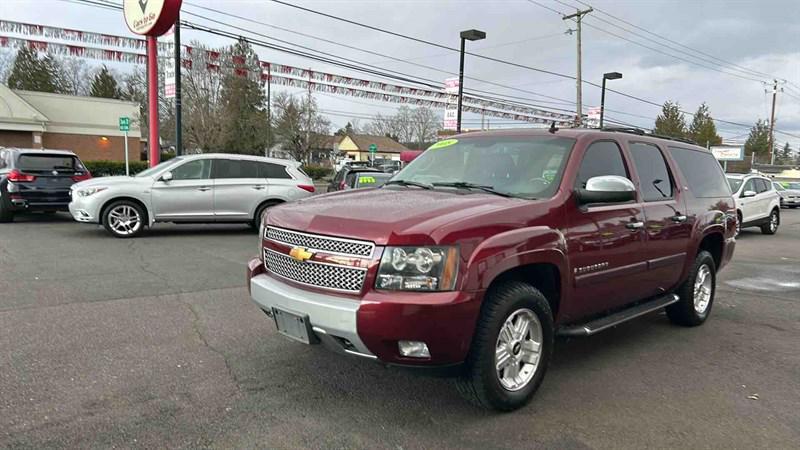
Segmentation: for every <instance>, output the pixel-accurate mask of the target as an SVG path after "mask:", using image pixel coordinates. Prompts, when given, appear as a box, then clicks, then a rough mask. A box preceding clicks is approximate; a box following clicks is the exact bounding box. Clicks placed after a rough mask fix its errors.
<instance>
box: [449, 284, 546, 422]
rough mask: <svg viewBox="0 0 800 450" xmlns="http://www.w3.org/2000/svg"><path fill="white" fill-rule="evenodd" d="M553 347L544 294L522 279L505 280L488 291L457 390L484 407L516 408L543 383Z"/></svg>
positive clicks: (528, 399)
mask: <svg viewBox="0 0 800 450" xmlns="http://www.w3.org/2000/svg"><path fill="white" fill-rule="evenodd" d="M552 353H553V315H552V312H551V311H550V305H549V304H548V302H547V299H546V298H545V296H544V295H542V293H541V292H539V290H538V289H536V288H534V287H533V286H530V285H528V284H525V283H520V282H509V283H505V284H503V285H501V286H498V287H497V288H494V289H492V290H490V291H489V293H487V298H486V299H485V300H484V306H483V308H482V311H481V317H480V319H479V320H478V325H477V328H476V330H475V336H474V337H473V341H472V348H471V349H470V354H469V356H468V358H467V362H466V367H465V370H464V373H463V374H462V376H461V377H459V378H458V379H457V387H458V390H459V392H460V393H461V395H462V396H464V398H466V399H467V400H468V401H470V402H471V403H473V404H476V405H478V406H481V407H484V408H491V409H496V410H500V411H512V410H514V409H517V408H520V407H522V406H524V405H525V404H526V403H528V402H529V401H530V399H531V397H533V394H534V393H535V392H536V390H537V389H538V388H539V385H540V384H541V383H542V380H543V379H544V375H545V372H546V371H547V365H548V364H549V362H550V357H551V355H552Z"/></svg>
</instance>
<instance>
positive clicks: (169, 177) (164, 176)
mask: <svg viewBox="0 0 800 450" xmlns="http://www.w3.org/2000/svg"><path fill="white" fill-rule="evenodd" d="M161 181H163V182H165V183H168V182H170V181H172V172H170V171H166V172H164V173H163V174H162V175H161Z"/></svg>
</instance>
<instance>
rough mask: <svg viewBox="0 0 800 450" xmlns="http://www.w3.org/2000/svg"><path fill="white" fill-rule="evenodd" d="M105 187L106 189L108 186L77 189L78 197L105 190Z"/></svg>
mask: <svg viewBox="0 0 800 450" xmlns="http://www.w3.org/2000/svg"><path fill="white" fill-rule="evenodd" d="M106 189H108V188H106V187H91V188H84V189H78V191H77V192H78V197H88V196H90V195H94V194H97V193H98V192H102V191H105V190H106Z"/></svg>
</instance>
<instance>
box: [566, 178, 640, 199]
mask: <svg viewBox="0 0 800 450" xmlns="http://www.w3.org/2000/svg"><path fill="white" fill-rule="evenodd" d="M575 194H576V195H577V197H578V203H580V204H581V205H586V204H589V203H623V202H629V201H631V200H635V199H636V187H635V186H634V185H633V182H631V180H629V179H627V178H625V177H620V176H617V175H604V176H600V177H592V178H589V181H587V182H586V188H584V189H576V190H575Z"/></svg>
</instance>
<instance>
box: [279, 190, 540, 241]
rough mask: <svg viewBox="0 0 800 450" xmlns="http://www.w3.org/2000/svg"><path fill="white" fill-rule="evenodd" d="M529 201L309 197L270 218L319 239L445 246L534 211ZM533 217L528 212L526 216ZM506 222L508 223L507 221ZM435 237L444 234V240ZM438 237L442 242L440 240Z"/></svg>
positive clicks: (399, 193) (407, 195)
mask: <svg viewBox="0 0 800 450" xmlns="http://www.w3.org/2000/svg"><path fill="white" fill-rule="evenodd" d="M531 203H532V202H531V201H530V200H523V199H516V198H506V197H500V196H496V195H492V194H485V193H477V192H471V193H466V192H463V191H450V190H435V191H430V190H421V189H416V188H407V189H405V188H404V189H358V190H352V191H342V192H336V193H331V194H326V195H319V196H314V197H309V198H306V199H304V200H300V201H296V202H292V203H287V204H285V205H281V206H278V207H275V208H272V209H271V210H270V212H269V216H268V217H269V218H268V223H269V224H270V225H275V226H279V227H282V228H287V229H292V230H298V231H305V232H308V233H315V234H326V235H331V236H340V237H348V238H352V239H365V240H369V241H373V242H375V243H377V244H378V245H386V244H403V243H415V244H422V243H427V244H434V243H445V242H441V241H440V239H439V238H440V237H441V236H444V235H446V234H449V233H447V232H445V231H444V229H445V228H447V229H448V230H449V231H453V230H458V229H462V226H461V225H459V224H462V222H467V221H468V222H470V223H472V224H476V223H480V222H483V223H486V222H487V221H488V222H491V221H494V222H499V221H500V219H499V218H498V216H496V215H495V216H492V215H493V214H494V213H496V212H497V211H499V210H505V209H514V208H517V207H520V206H523V207H524V206H530V205H531ZM528 212H530V210H529V211H528ZM504 216H505V217H504V220H503V222H504V223H506V222H508V221H509V220H508V219H509V217H508V216H506V215H504ZM437 231H442V233H441V234H439V233H437ZM437 235H438V237H437Z"/></svg>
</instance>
